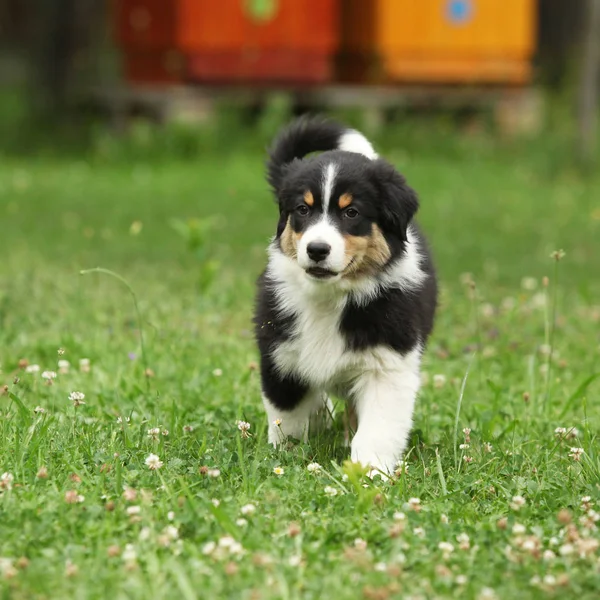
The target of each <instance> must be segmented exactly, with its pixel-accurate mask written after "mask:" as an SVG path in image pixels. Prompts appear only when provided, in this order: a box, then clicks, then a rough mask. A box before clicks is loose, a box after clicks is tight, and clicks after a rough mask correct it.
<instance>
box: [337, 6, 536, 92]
mask: <svg viewBox="0 0 600 600" xmlns="http://www.w3.org/2000/svg"><path fill="white" fill-rule="evenodd" d="M343 8H344V13H343V14H344V20H343V61H342V64H343V72H344V74H345V75H346V76H350V77H351V78H353V79H368V80H369V79H370V80H373V79H380V80H381V79H383V80H389V81H398V82H412V83H502V84H517V85H522V84H525V83H527V82H528V81H529V80H530V78H531V57H532V54H533V51H534V48H535V36H536V0H345V3H344V6H343ZM366 66H367V68H365V67H366Z"/></svg>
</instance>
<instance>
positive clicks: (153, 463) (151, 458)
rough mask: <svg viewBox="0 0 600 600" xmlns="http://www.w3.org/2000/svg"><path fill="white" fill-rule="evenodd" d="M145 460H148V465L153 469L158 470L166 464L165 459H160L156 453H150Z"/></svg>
mask: <svg viewBox="0 0 600 600" xmlns="http://www.w3.org/2000/svg"><path fill="white" fill-rule="evenodd" d="M145 462H146V466H147V467H148V468H149V469H150V470H151V471H157V470H158V469H160V468H161V467H162V466H163V464H164V463H163V461H162V460H160V458H159V457H158V456H157V455H156V454H149V455H148V457H147V458H146V461H145Z"/></svg>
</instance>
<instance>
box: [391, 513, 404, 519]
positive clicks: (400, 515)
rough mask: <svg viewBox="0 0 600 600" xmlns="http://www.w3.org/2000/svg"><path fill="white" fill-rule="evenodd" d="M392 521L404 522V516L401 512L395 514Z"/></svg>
mask: <svg viewBox="0 0 600 600" xmlns="http://www.w3.org/2000/svg"><path fill="white" fill-rule="evenodd" d="M393 519H394V521H406V515H405V514H404V513H403V512H395V513H394V516H393Z"/></svg>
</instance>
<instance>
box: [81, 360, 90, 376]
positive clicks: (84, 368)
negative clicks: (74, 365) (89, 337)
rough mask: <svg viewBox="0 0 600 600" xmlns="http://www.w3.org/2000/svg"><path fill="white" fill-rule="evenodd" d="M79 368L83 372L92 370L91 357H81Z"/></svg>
mask: <svg viewBox="0 0 600 600" xmlns="http://www.w3.org/2000/svg"><path fill="white" fill-rule="evenodd" d="M79 370H80V371H81V372H82V373H89V372H90V359H89V358H81V359H79Z"/></svg>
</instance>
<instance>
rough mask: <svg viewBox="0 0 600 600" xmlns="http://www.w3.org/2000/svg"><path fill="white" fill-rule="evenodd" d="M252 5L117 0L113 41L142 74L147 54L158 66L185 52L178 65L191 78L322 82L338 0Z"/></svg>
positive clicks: (234, 0)
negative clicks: (167, 56) (263, 7)
mask: <svg viewBox="0 0 600 600" xmlns="http://www.w3.org/2000/svg"><path fill="white" fill-rule="evenodd" d="M262 4H265V3H264V2H263V3H262ZM251 5H252V0H120V1H118V2H117V12H116V19H117V38H118V40H119V43H120V45H121V47H122V48H123V49H124V50H125V57H126V63H127V58H129V59H131V60H134V62H136V64H137V65H138V69H137V71H136V69H134V71H136V72H138V71H139V72H142V71H143V72H145V73H146V75H149V69H148V62H149V60H150V59H149V57H151V56H154V57H157V59H158V57H159V56H160V65H161V69H162V70H164V65H165V52H167V51H176V52H178V53H179V54H180V55H181V56H182V57H183V58H182V60H180V61H179V62H178V63H177V65H178V66H179V67H178V68H180V69H182V68H183V71H184V72H185V75H184V78H186V79H189V80H195V81H213V82H223V83H224V82H238V81H299V82H320V81H327V80H328V79H330V78H331V77H332V75H333V62H334V56H335V53H336V52H337V50H338V46H339V36H338V32H339V27H338V20H339V0H318V1H315V0H271V1H270V2H267V3H266V6H267V9H266V10H264V11H262V12H259V11H253V10H252V9H251ZM157 64H158V63H157ZM174 64H175V63H174ZM183 64H184V65H185V66H184V67H182V66H181V65H183ZM140 65H145V67H144V68H141V66H140ZM157 69H158V67H157ZM157 72H158V71H157ZM170 72H171V73H173V69H171V70H170Z"/></svg>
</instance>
